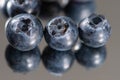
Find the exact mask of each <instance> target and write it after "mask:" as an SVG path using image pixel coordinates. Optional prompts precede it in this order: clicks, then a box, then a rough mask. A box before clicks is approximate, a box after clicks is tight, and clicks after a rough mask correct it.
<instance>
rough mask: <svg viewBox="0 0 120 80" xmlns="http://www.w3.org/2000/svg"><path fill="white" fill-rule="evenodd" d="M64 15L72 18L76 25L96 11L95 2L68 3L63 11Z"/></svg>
mask: <svg viewBox="0 0 120 80" xmlns="http://www.w3.org/2000/svg"><path fill="white" fill-rule="evenodd" d="M64 11H65V15H66V16H68V17H70V18H72V19H73V20H74V21H75V22H76V23H77V24H78V23H79V22H80V21H81V20H83V19H85V18H87V17H89V16H90V15H91V14H93V13H94V12H95V11H96V6H95V2H74V1H72V2H70V3H69V4H68V5H67V6H66V8H65V9H64Z"/></svg>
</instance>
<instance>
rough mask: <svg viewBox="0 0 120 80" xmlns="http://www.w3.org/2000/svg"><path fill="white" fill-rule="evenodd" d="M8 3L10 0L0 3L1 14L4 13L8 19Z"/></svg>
mask: <svg viewBox="0 0 120 80" xmlns="http://www.w3.org/2000/svg"><path fill="white" fill-rule="evenodd" d="M7 3H8V0H1V1H0V13H2V14H3V15H4V16H5V17H8V14H7V10H6V5H7Z"/></svg>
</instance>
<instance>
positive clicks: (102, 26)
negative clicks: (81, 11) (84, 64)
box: [78, 14, 111, 48]
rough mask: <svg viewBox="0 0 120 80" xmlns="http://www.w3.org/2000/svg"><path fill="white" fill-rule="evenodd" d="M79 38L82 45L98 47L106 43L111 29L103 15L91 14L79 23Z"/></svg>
mask: <svg viewBox="0 0 120 80" xmlns="http://www.w3.org/2000/svg"><path fill="white" fill-rule="evenodd" d="M78 28H79V36H80V38H81V40H82V41H83V42H84V44H86V45H88V46H91V47H95V48H96V47H100V46H103V45H105V44H106V43H107V41H108V39H109V37H110V34H111V27H110V24H109V23H108V21H107V19H106V18H105V17H104V16H103V15H97V14H92V15H91V16H89V17H88V18H86V19H84V20H83V21H81V22H80V23H79V26H78Z"/></svg>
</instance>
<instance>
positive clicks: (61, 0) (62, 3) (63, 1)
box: [42, 0, 70, 7]
mask: <svg viewBox="0 0 120 80" xmlns="http://www.w3.org/2000/svg"><path fill="white" fill-rule="evenodd" d="M42 1H43V2H50V3H51V2H56V3H58V4H59V5H60V6H61V7H65V6H66V5H67V4H68V3H69V1H70V0H42Z"/></svg>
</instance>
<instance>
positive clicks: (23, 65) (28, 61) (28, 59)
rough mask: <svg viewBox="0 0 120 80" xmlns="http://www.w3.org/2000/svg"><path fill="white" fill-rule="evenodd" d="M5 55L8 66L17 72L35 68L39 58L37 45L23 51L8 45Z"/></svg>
mask: <svg viewBox="0 0 120 80" xmlns="http://www.w3.org/2000/svg"><path fill="white" fill-rule="evenodd" d="M5 56H6V60H7V63H8V65H9V67H10V68H11V69H12V70H13V71H15V72H18V73H27V72H30V71H32V70H34V69H36V68H37V67H38V66H39V63H40V59H41V58H40V51H39V49H38V47H36V48H34V49H33V50H30V51H25V52H23V51H19V50H17V49H15V48H13V47H11V46H10V45H8V46H7V48H6V55H5Z"/></svg>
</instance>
